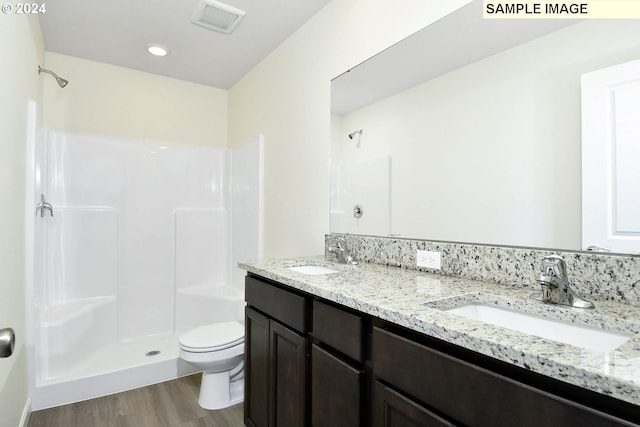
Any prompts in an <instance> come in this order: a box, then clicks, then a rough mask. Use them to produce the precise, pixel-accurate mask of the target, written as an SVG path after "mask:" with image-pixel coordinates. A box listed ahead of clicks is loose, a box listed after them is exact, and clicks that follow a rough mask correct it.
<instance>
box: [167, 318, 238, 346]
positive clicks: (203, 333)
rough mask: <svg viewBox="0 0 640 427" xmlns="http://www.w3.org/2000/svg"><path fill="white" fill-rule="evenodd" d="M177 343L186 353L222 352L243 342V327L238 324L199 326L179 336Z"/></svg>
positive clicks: (226, 323)
mask: <svg viewBox="0 0 640 427" xmlns="http://www.w3.org/2000/svg"><path fill="white" fill-rule="evenodd" d="M179 341H180V347H182V348H183V349H185V350H187V351H192V352H202V353H203V352H206V351H214V350H223V349H225V348H229V347H233V346H235V345H238V344H241V343H242V342H244V326H243V325H242V323H240V322H224V323H213V324H211V325H204V326H199V327H197V328H195V329H191V330H190V331H187V332H185V333H184V334H182V335H180V340H179Z"/></svg>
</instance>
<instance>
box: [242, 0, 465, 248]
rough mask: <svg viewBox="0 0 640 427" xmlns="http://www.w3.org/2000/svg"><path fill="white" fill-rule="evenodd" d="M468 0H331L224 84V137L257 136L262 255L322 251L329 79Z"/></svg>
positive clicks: (326, 220) (326, 217)
mask: <svg viewBox="0 0 640 427" xmlns="http://www.w3.org/2000/svg"><path fill="white" fill-rule="evenodd" d="M466 3H468V0H456V1H447V2H442V1H435V0H430V1H425V0H403V1H397V2H382V1H379V2H371V1H367V0H334V1H332V2H331V3H329V4H328V5H327V6H325V7H324V8H323V9H322V10H321V11H320V12H318V13H317V14H316V15H315V16H314V17H313V18H312V19H311V20H309V21H308V22H307V23H306V24H305V25H303V26H302V27H301V28H300V29H299V30H298V31H297V32H296V33H295V34H293V35H292V36H291V37H289V39H287V40H286V41H285V42H284V43H282V44H281V45H280V46H279V47H278V48H277V49H276V50H275V51H274V52H272V53H271V54H270V55H268V56H267V57H266V58H265V59H264V60H263V61H262V62H261V63H260V64H258V65H257V66H256V67H255V68H254V69H252V70H251V71H250V72H249V73H247V75H245V76H244V77H243V78H242V79H241V80H240V81H239V82H238V83H237V84H235V85H234V86H233V87H232V88H231V90H230V91H229V144H230V146H232V147H233V146H235V145H238V144H241V143H242V142H244V141H246V140H249V139H251V138H252V137H254V136H255V135H259V134H262V135H264V143H265V256H267V257H279V256H293V255H311V254H319V253H322V250H323V245H324V237H323V234H324V233H327V232H328V231H329V203H328V200H329V198H328V195H329V167H328V165H329V152H330V150H329V145H330V143H329V139H330V132H329V127H330V112H329V109H330V87H331V86H330V81H331V79H332V78H334V77H336V76H337V75H339V74H341V73H342V72H344V71H346V70H347V69H348V68H350V67H353V66H355V65H356V64H358V63H360V62H362V61H364V60H365V59H367V58H368V57H370V56H372V55H374V54H375V53H377V52H379V51H381V50H382V49H384V48H387V47H388V46H390V45H392V44H393V43H395V42H397V41H399V40H401V39H403V38H404V37H406V36H408V35H409V34H411V33H413V32H415V31H416V30H418V29H420V28H422V27H424V26H426V25H427V24H429V23H431V22H433V21H435V20H437V19H438V18H440V17H442V16H444V15H445V14H446V13H448V12H450V11H452V10H454V9H456V8H457V7H460V6H462V5H464V4H466Z"/></svg>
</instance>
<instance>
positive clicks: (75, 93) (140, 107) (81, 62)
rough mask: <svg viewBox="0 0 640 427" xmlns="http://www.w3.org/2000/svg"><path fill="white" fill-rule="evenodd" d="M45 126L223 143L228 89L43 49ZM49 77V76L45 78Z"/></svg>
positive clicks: (89, 132)
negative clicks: (49, 72)
mask: <svg viewBox="0 0 640 427" xmlns="http://www.w3.org/2000/svg"><path fill="white" fill-rule="evenodd" d="M45 60H46V67H45V68H50V69H51V70H53V71H55V72H56V73H57V74H58V75H59V76H61V77H64V78H65V79H67V80H69V85H68V86H67V87H65V88H64V89H61V88H60V87H58V85H57V83H56V81H55V80H54V79H53V78H47V79H45V80H44V95H43V97H44V98H43V99H44V125H45V127H47V128H49V129H53V130H57V131H61V132H67V133H74V134H86V135H94V136H110V137H119V138H127V139H144V140H152V141H164V142H175V143H188V144H197V145H206V146H211V147H217V148H226V147H227V91H225V90H221V89H216V88H212V87H209V86H204V85H199V84H195V83H189V82H185V81H182V80H177V79H172V78H169V77H163V76H159V75H155V74H150V73H145V72H142V71H136V70H131V69H128V68H123V67H118V66H114V65H108V64H103V63H100V62H95V61H89V60H85V59H80V58H75V57H72V56H66V55H60V54H56V53H50V52H47V53H46V55H45ZM48 77H50V76H48Z"/></svg>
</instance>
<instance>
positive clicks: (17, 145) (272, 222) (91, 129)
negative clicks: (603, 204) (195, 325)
mask: <svg viewBox="0 0 640 427" xmlns="http://www.w3.org/2000/svg"><path fill="white" fill-rule="evenodd" d="M434 3H435V2H431V3H429V2H424V1H408V2H406V4H403V7H402V8H397V7H396V6H394V5H388V4H383V3H382V2H380V3H379V4H373V5H372V4H370V2H364V1H358V0H347V1H344V0H343V1H338V0H334V1H332V2H330V3H328V4H327V6H326V7H325V8H323V9H322V10H320V12H319V13H318V14H316V15H315V16H314V17H313V19H312V20H311V21H309V23H308V24H306V25H304V26H303V27H301V28H300V30H298V31H297V32H296V33H295V34H294V35H293V36H292V37H291V38H290V39H288V40H287V41H286V42H285V43H283V44H282V45H280V46H279V47H278V49H276V50H275V51H274V52H273V53H271V54H270V55H269V56H267V57H266V58H265V60H263V61H262V62H260V63H259V64H258V65H256V66H255V67H254V68H252V69H251V71H249V72H248V73H247V74H246V75H244V76H243V77H242V78H241V79H240V80H239V81H238V82H237V83H236V84H234V85H233V86H232V87H231V88H230V89H228V90H218V89H215V88H212V87H204V86H201V85H200V86H192V85H190V84H187V83H182V82H176V81H175V80H168V79H165V78H163V77H160V76H157V75H152V74H145V73H139V72H133V71H131V70H125V69H122V68H119V67H115V66H108V65H105V64H99V63H96V62H92V61H85V60H79V59H76V58H73V57H69V56H65V55H58V54H55V53H52V52H46V51H45V50H44V47H43V42H42V40H41V38H40V37H41V36H40V29H39V28H38V23H37V17H34V16H31V17H26V16H17V15H11V16H9V15H4V16H2V19H3V25H2V26H0V27H1V28H2V29H1V30H0V31H2V35H3V37H2V42H1V43H2V50H0V52H1V53H2V55H3V57H4V58H6V63H10V64H12V65H11V67H6V68H5V69H4V70H3V75H4V76H5V78H3V84H4V85H5V86H4V87H3V90H2V94H3V95H2V96H3V100H2V101H3V102H2V118H1V119H0V120H2V128H3V130H4V132H3V134H4V135H3V140H4V141H5V142H3V144H2V153H1V155H0V158H1V159H2V168H1V169H2V170H3V180H2V191H1V192H0V193H1V194H2V198H3V199H2V200H3V202H4V203H3V206H5V207H6V206H17V207H18V208H17V209H15V210H10V209H6V208H4V209H3V212H2V214H1V215H2V219H3V221H2V226H1V227H2V228H1V230H2V231H1V233H0V236H1V237H2V239H1V240H2V241H3V242H4V245H3V248H2V251H1V252H0V253H1V254H2V264H1V265H2V272H3V273H2V285H1V289H2V290H3V298H2V305H1V306H0V307H1V308H2V309H1V310H0V313H2V318H1V320H2V322H1V323H2V324H1V326H2V327H4V326H12V327H13V328H14V329H15V330H16V333H17V336H18V341H17V346H16V352H15V354H14V356H13V357H11V358H8V359H4V360H2V366H1V367H0V369H1V371H0V372H1V378H2V384H3V386H2V398H1V399H0V401H1V402H2V403H1V405H2V406H1V408H2V411H3V413H5V414H10V416H9V418H10V419H11V420H15V421H11V422H9V423H8V425H18V424H19V420H20V419H21V417H22V414H23V412H24V410H25V409H24V408H25V407H26V405H27V401H28V396H29V384H30V383H31V379H30V378H29V363H30V362H29V361H28V357H27V353H28V352H29V348H28V347H27V344H26V343H27V342H28V341H25V338H24V337H25V336H26V335H27V324H26V320H24V319H25V318H26V317H27V310H28V308H26V307H25V306H24V305H22V304H21V303H16V302H22V301H28V300H30V298H32V297H33V296H32V295H28V288H27V286H26V283H27V281H29V280H32V278H30V277H28V273H27V272H25V264H26V261H25V259H26V255H25V251H26V249H27V248H26V246H25V243H24V233H25V226H26V225H25V223H26V219H25V214H24V211H25V208H23V206H24V204H25V203H24V194H25V191H26V190H25V189H26V186H27V185H28V184H27V182H26V180H27V178H26V175H27V174H26V170H25V169H26V166H24V164H25V159H26V157H27V155H28V154H27V153H26V147H25V144H24V143H23V142H24V141H25V140H26V138H27V137H28V135H27V126H26V123H27V122H28V118H27V107H26V104H27V101H29V100H36V102H38V103H39V105H41V108H42V110H40V111H41V114H42V115H41V116H40V117H39V118H36V120H42V121H43V122H42V124H43V125H46V126H53V125H55V126H58V127H61V128H62V129H64V130H66V131H69V132H72V133H80V134H89V135H109V136H112V137H115V138H142V139H145V138H148V139H151V140H158V139H164V140H168V141H170V142H171V141H172V142H180V141H184V140H188V141H190V143H191V144H194V145H203V146H211V145H212V144H213V143H212V142H211V141H219V142H220V146H218V148H221V149H226V148H230V147H236V146H240V145H242V144H243V143H245V142H246V141H249V140H251V139H253V138H255V137H256V136H258V135H263V136H264V141H265V195H264V197H265V200H264V209H265V215H264V221H265V222H264V248H263V251H264V252H263V254H264V256H265V257H288V256H306V255H315V254H318V253H321V252H322V251H323V248H324V234H326V233H328V232H329V231H331V227H330V218H329V214H328V212H329V211H330V200H329V196H328V194H329V182H330V180H329V170H328V166H327V165H328V164H329V162H330V158H331V155H332V153H331V151H332V149H331V148H330V146H329V145H328V143H327V141H329V140H331V131H330V127H331V126H330V115H329V104H330V81H331V79H332V78H334V77H336V76H337V75H340V74H342V73H343V72H344V71H345V70H347V69H350V68H352V67H354V66H356V65H357V64H359V63H361V62H363V61H364V60H366V59H367V58H369V57H371V56H373V55H374V54H376V53H378V52H380V51H382V50H384V49H385V48H387V47H389V46H391V45H392V44H394V43H396V42H397V41H399V40H401V39H403V38H405V37H406V36H408V35H410V34H412V33H414V32H415V31H417V30H419V29H421V28H422V27H424V26H425V25H427V24H428V23H430V22H433V21H435V20H437V19H438V18H440V17H441V16H444V15H445V14H447V13H448V12H450V11H451V10H453V9H455V8H456V7H458V6H461V5H463V4H465V3H467V2H465V1H458V2H447V4H446V5H442V4H434ZM363 10H366V13H363V12H362V11H363ZM5 23H8V25H4V24H5ZM381 28H384V30H383V31H381ZM318 40H323V43H322V44H318V43H317V41H318ZM34 64H35V65H37V64H43V66H44V67H45V68H50V69H52V70H55V71H56V72H57V73H59V74H60V75H61V76H63V77H64V78H67V79H68V80H69V81H70V82H71V83H70V85H69V87H67V88H65V89H62V90H61V89H60V88H58V87H57V86H56V85H55V81H53V79H50V77H51V76H39V75H38V74H37V72H36V71H35V69H34ZM74 87H75V89H74ZM158 88H162V90H164V91H166V92H165V93H164V94H163V96H165V95H166V96H170V97H171V99H172V103H171V105H167V104H163V103H162V102H158V97H159V94H158V92H157V90H158ZM5 96H7V99H6V100H5V98H4V97H5ZM96 99H99V100H100V101H101V102H99V103H97V102H95V101H96ZM131 99H135V100H136V102H131ZM274 99H277V100H278V108H274V105H273V104H274ZM124 100H128V102H124ZM123 107H127V108H123ZM133 117H135V120H133V119H132V118H133ZM167 117H171V120H167V119H166V118H167ZM358 128H360V127H358ZM362 128H364V130H365V133H363V135H362V140H361V147H362V149H363V150H364V149H366V148H367V144H368V142H367V141H368V139H367V138H371V137H372V135H374V133H373V132H372V130H371V128H365V127H364V126H362ZM354 129H356V128H353V129H351V128H350V129H349V132H351V131H352V130H354ZM369 141H370V140H369ZM345 144H347V142H345ZM346 147H347V148H348V149H350V148H351V147H350V146H346ZM382 151H383V150H380V152H379V153H382ZM379 153H376V155H378V154H379ZM383 154H384V153H383ZM386 154H388V153H386ZM300 177H304V178H303V179H300ZM575 185H576V184H575V183H573V188H574V190H575ZM571 194H572V195H573V196H572V197H575V192H572V193H571ZM513 198H515V196H514V197H513ZM301 207H303V209H301ZM365 209H366V206H365ZM403 209H404V208H403ZM396 211H397V212H399V209H394V211H393V212H396ZM301 212H302V214H301ZM573 215H575V214H573ZM569 229H572V230H573V228H571V227H569ZM391 233H401V234H402V235H403V236H405V237H414V236H415V233H414V232H413V230H399V231H396V230H391ZM461 233H463V231H461ZM574 233H575V231H574ZM415 237H422V236H415ZM437 237H438V238H445V239H446V238H447V237H446V236H444V237H441V236H437ZM472 237H474V236H472ZM472 237H467V236H464V235H463V236H454V237H451V238H449V239H450V240H460V241H470V240H478V238H472ZM483 237H484V236H483ZM573 239H574V240H575V238H573ZM574 240H573V241H574ZM485 242H489V243H498V244H533V243H529V242H522V243H521V242H515V241H497V242H496V241H491V240H490V238H486V240H485ZM540 245H543V244H540ZM559 245H561V244H560V243H558V244H555V243H554V244H553V246H556V247H557V246H559ZM562 246H564V245H562ZM20 337H22V338H20Z"/></svg>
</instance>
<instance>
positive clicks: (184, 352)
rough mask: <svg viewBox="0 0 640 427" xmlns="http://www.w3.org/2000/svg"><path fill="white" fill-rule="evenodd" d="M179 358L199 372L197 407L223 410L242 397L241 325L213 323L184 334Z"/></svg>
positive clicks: (239, 400) (242, 346) (242, 351)
mask: <svg viewBox="0 0 640 427" xmlns="http://www.w3.org/2000/svg"><path fill="white" fill-rule="evenodd" d="M179 342H180V358H181V359H183V360H184V361H186V362H188V363H190V364H192V365H193V366H195V367H197V368H198V369H201V370H202V383H201V384H200V397H199V398H198V403H199V404H200V406H202V407H203V408H205V409H223V408H226V407H229V406H231V405H235V404H236V403H240V402H242V400H243V397H244V360H243V358H244V326H243V325H242V323H240V322H236V321H234V322H224V323H214V324H211V325H205V326H199V327H197V328H195V329H191V330H190V331H187V332H185V333H183V334H182V335H181V336H180V339H179Z"/></svg>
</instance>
